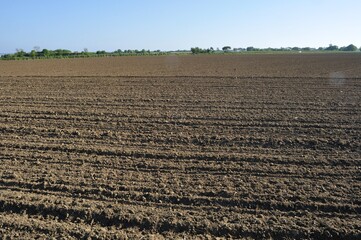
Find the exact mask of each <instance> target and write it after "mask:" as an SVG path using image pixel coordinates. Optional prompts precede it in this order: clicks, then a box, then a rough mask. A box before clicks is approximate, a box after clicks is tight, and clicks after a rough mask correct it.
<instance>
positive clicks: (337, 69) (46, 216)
mask: <svg viewBox="0 0 361 240" xmlns="http://www.w3.org/2000/svg"><path fill="white" fill-rule="evenodd" d="M360 199H361V54H323V55H313V54H309V55H301V54H300V55H241V56H227V55H225V56H219V55H217V56H204V55H203V56H182V57H176V56H173V57H172V56H168V57H119V58H116V57H115V58H99V59H94V58H92V59H72V60H67V59H63V60H34V61H12V62H4V61H3V62H0V238H3V239H6V237H8V238H9V239H13V238H14V239H24V238H26V239H33V238H41V239H43V238H52V237H54V238H62V237H63V238H64V239H65V238H66V239H72V238H74V239H79V238H83V239H87V238H93V239H98V238H100V239H127V238H128V239H139V238H142V239H161V238H170V239H173V238H186V239H194V238H200V239H203V238H205V239H207V238H208V239H213V238H216V237H221V238H235V239H239V238H249V239H253V238H256V239H264V238H267V239H269V238H275V239H294V238H297V239H300V238H301V239H361V200H360Z"/></svg>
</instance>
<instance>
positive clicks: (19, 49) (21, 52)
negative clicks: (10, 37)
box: [15, 48, 26, 57]
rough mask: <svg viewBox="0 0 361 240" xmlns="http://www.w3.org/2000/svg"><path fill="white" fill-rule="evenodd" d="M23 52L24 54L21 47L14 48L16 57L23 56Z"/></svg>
mask: <svg viewBox="0 0 361 240" xmlns="http://www.w3.org/2000/svg"><path fill="white" fill-rule="evenodd" d="M25 54H26V52H24V50H23V49H21V48H17V49H16V54H15V56H16V57H24V56H25Z"/></svg>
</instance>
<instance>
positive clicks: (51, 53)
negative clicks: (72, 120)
mask: <svg viewBox="0 0 361 240" xmlns="http://www.w3.org/2000/svg"><path fill="white" fill-rule="evenodd" d="M288 51H289V52H312V51H314V52H316V51H325V52H328V51H341V52H356V51H361V47H360V48H357V47H356V46H355V45H353V44H350V45H348V46H344V47H338V46H336V45H332V44H330V45H329V46H328V47H319V48H311V47H302V48H301V47H288V48H255V47H247V48H233V49H232V48H231V47H230V46H224V47H223V48H222V49H219V48H216V49H214V48H213V47H210V48H199V47H192V48H191V49H190V51H189V50H176V51H161V50H155V51H150V50H145V49H142V50H137V49H135V50H121V49H118V50H115V51H113V52H107V51H105V50H98V51H95V52H90V51H88V49H87V48H84V50H83V51H81V52H78V51H74V52H73V51H70V50H67V49H56V50H48V49H42V50H40V47H34V49H33V50H31V51H30V52H25V51H24V50H23V49H16V52H15V53H12V54H3V55H1V56H0V59H2V60H20V59H43V58H79V57H104V56H134V55H143V56H144V55H168V54H174V53H176V54H189V53H192V54H202V53H208V54H211V53H237V52H288Z"/></svg>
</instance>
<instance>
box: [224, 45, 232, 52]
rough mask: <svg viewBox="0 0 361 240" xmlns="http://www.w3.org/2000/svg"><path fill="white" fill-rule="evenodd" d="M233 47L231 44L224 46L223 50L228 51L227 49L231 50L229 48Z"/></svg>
mask: <svg viewBox="0 0 361 240" xmlns="http://www.w3.org/2000/svg"><path fill="white" fill-rule="evenodd" d="M231 49H232V48H231V47H230V46H224V47H223V48H222V50H223V52H227V51H229V50H231Z"/></svg>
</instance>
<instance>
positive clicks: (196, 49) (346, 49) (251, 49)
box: [191, 44, 361, 54]
mask: <svg viewBox="0 0 361 240" xmlns="http://www.w3.org/2000/svg"><path fill="white" fill-rule="evenodd" d="M287 51H294V52H295V51H297V52H311V51H314V52H315V51H343V52H356V51H361V47H360V48H357V47H356V46H355V45H353V44H350V45H348V46H345V47H338V46H336V45H332V44H330V45H329V46H328V47H319V48H311V47H287V48H283V47H282V48H255V47H247V48H233V49H232V48H231V47H230V46H224V47H223V48H222V49H219V48H217V49H216V50H215V49H214V48H213V47H210V48H205V49H202V48H199V47H193V48H191V53H193V54H200V53H220V52H229V53H230V52H287Z"/></svg>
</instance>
